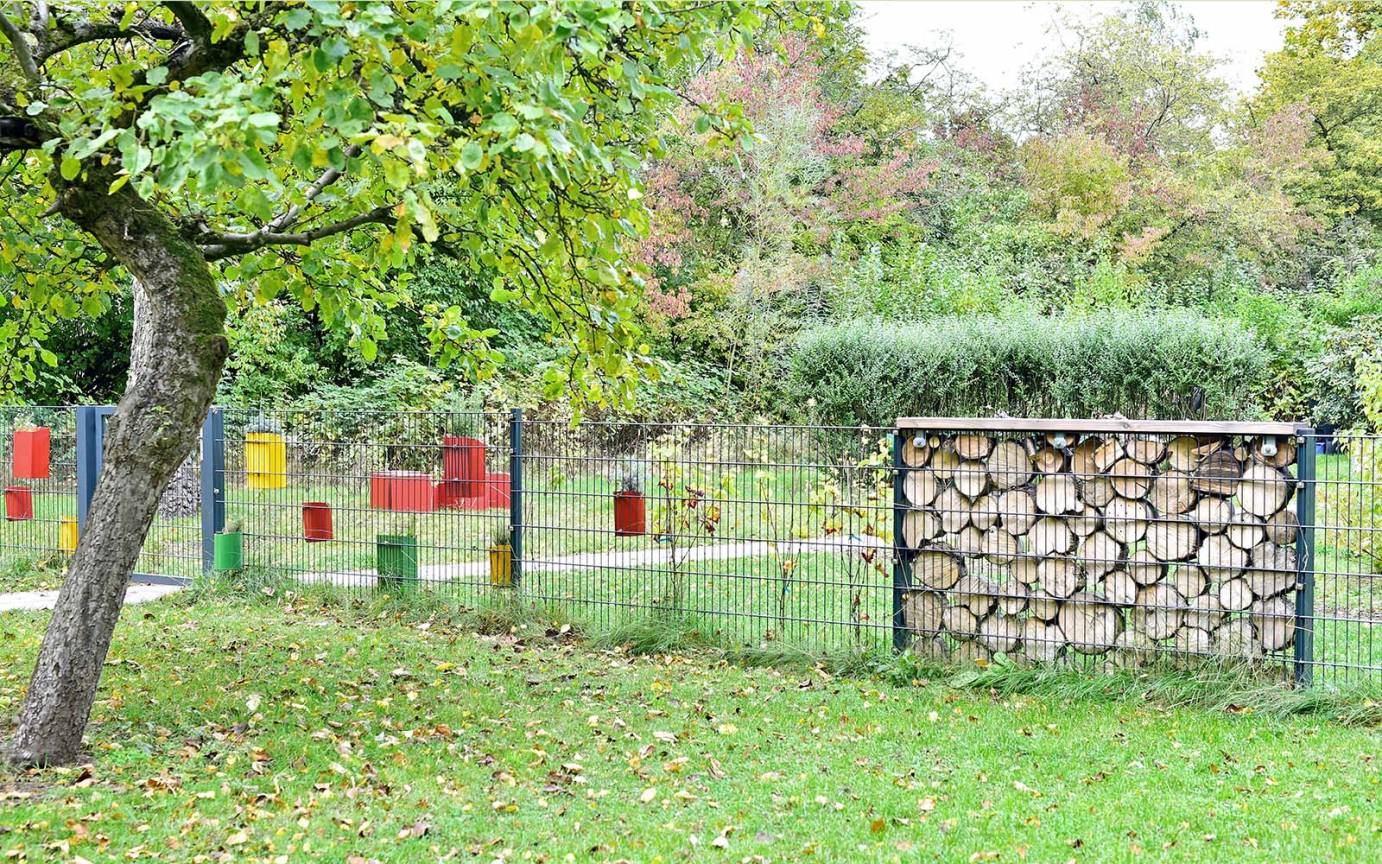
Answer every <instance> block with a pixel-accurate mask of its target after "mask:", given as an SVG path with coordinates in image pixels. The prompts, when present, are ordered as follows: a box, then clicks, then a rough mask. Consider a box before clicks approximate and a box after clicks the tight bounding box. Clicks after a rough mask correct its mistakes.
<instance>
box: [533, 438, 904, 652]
mask: <svg viewBox="0 0 1382 864" xmlns="http://www.w3.org/2000/svg"><path fill="white" fill-rule="evenodd" d="M888 440H889V430H884V429H842V428H821V427H807V426H775V427H767V426H750V425H732V424H680V423H665V424H659V423H653V424H626V423H617V424H616V423H600V422H587V423H584V424H582V425H581V426H580V427H579V428H575V429H573V428H571V427H570V426H569V425H567V424H565V423H562V422H555V421H526V422H524V424H523V453H522V463H523V474H524V493H523V499H522V500H523V514H522V516H523V535H524V551H523V564H522V574H523V578H522V593H523V596H525V597H527V598H530V599H533V600H538V601H541V602H545V603H549V604H557V605H560V606H563V607H566V608H568V609H571V610H573V611H576V612H577V613H578V614H581V615H582V616H583V617H585V618H587V619H589V620H592V621H594V622H595V623H596V624H598V625H602V626H611V625H617V624H620V623H623V622H628V621H636V620H640V619H647V618H649V617H650V616H663V617H672V618H674V619H677V620H679V621H683V622H685V621H688V620H689V621H690V622H691V624H692V625H693V626H696V627H699V628H701V629H702V630H703V631H705V632H707V633H708V634H714V635H715V636H716V637H718V638H721V639H724V640H728V641H733V642H739V643H749V644H760V643H782V644H789V645H801V646H809V647H814V648H828V647H836V646H842V645H846V644H848V645H868V646H880V645H885V644H888V642H889V641H890V639H891V636H890V633H891V615H892V612H891V602H892V601H891V597H892V589H891V575H890V568H891V560H890V558H891V531H892V493H891V470H890V467H889V465H888V462H887V455H886V454H887V449H886V448H887V441H888Z"/></svg>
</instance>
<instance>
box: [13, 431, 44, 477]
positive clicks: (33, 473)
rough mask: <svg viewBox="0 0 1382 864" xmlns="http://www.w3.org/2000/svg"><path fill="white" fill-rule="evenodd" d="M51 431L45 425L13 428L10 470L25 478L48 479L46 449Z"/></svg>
mask: <svg viewBox="0 0 1382 864" xmlns="http://www.w3.org/2000/svg"><path fill="white" fill-rule="evenodd" d="M51 439H52V433H51V432H50V431H49V430H48V427H47V426H37V427H35V428H33V429H16V430H14V449H13V461H12V464H11V472H12V473H13V474H14V476H15V477H23V478H24V479H26V480H46V479H48V451H49V447H50V444H51Z"/></svg>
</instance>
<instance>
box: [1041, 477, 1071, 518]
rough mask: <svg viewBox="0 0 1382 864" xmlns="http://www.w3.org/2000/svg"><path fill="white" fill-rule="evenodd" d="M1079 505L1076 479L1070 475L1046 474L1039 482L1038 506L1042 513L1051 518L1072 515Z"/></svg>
mask: <svg viewBox="0 0 1382 864" xmlns="http://www.w3.org/2000/svg"><path fill="white" fill-rule="evenodd" d="M1079 503H1080V496H1079V494H1078V490H1077V489H1076V487H1075V478H1074V477H1071V476H1070V475H1069V474H1046V475H1043V476H1042V478H1041V479H1040V480H1038V481H1037V485H1036V505H1037V509H1038V510H1040V511H1041V512H1043V513H1046V514H1049V515H1051V516H1059V515H1061V514H1062V513H1072V512H1074V511H1075V508H1076V507H1078V506H1079Z"/></svg>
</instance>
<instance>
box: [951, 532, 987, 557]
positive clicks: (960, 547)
mask: <svg viewBox="0 0 1382 864" xmlns="http://www.w3.org/2000/svg"><path fill="white" fill-rule="evenodd" d="M948 542H949V545H950V546H951V547H952V548H954V550H955V551H956V552H959V553H960V554H961V555H982V554H984V532H982V531H980V530H979V529H978V528H975V527H974V526H973V525H966V526H965V527H963V528H961V529H960V533H958V534H951V535H949V539H948Z"/></svg>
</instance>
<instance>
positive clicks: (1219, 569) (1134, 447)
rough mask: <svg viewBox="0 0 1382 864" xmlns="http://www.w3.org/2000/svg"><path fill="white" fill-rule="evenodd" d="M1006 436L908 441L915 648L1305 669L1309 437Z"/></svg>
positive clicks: (905, 468) (926, 436) (906, 534)
mask: <svg viewBox="0 0 1382 864" xmlns="http://www.w3.org/2000/svg"><path fill="white" fill-rule="evenodd" d="M994 422H995V424H996V425H998V426H1003V425H1010V426H1012V427H1014V428H1012V429H1008V430H1004V429H995V428H986V429H968V430H967V429H963V428H945V427H942V428H941V429H939V430H937V429H934V428H933V429H926V428H914V429H906V428H904V429H902V430H901V431H900V435H901V438H902V440H901V441H900V443H899V447H898V452H897V460H898V462H899V470H900V472H901V475H902V478H903V482H902V493H903V494H902V496H901V502H900V503H901V504H902V506H903V507H905V508H906V509H905V512H903V513H902V514H901V523H902V524H901V534H902V546H903V548H904V550H905V552H904V562H905V565H906V566H905V568H904V571H905V572H904V577H905V578H904V581H905V582H906V585H907V590H906V591H905V594H904V598H903V609H902V613H903V614H902V618H903V621H904V622H905V625H906V626H907V628H908V629H909V630H910V631H911V633H912V634H913V638H912V642H911V646H912V650H913V651H914V652H916V653H918V654H925V655H928V656H936V657H945V658H951V659H965V660H973V659H987V658H989V657H991V656H993V655H996V654H1000V653H1001V654H1005V655H1009V656H1018V657H1023V658H1025V659H1027V660H1029V661H1033V662H1082V663H1109V664H1112V665H1115V666H1126V665H1142V664H1144V663H1148V662H1151V661H1154V660H1157V659H1159V658H1161V657H1165V656H1174V657H1176V658H1178V659H1182V660H1183V659H1186V658H1204V659H1208V658H1212V659H1213V660H1214V661H1215V662H1222V661H1223V660H1225V659H1231V660H1233V661H1248V662H1251V663H1252V664H1253V665H1254V667H1255V668H1260V669H1263V670H1267V671H1271V670H1277V671H1280V670H1284V669H1288V668H1295V667H1294V663H1295V660H1296V650H1297V647H1296V646H1297V640H1298V638H1299V636H1300V634H1297V632H1296V624H1297V599H1298V595H1299V593H1300V592H1299V588H1298V583H1299V582H1300V572H1299V559H1298V545H1299V541H1300V539H1301V537H1300V533H1301V532H1300V531H1299V528H1298V519H1297V510H1296V505H1297V490H1298V488H1299V487H1300V486H1301V484H1300V482H1299V480H1298V478H1297V476H1296V472H1297V469H1296V463H1297V456H1298V449H1299V447H1298V441H1300V440H1303V439H1297V438H1296V437H1295V436H1294V434H1291V435H1263V434H1231V433H1228V432H1219V431H1206V430H1205V427H1204V426H1203V424H1193V423H1187V424H1184V426H1183V431H1181V432H1179V433H1177V432H1176V431H1174V427H1175V426H1176V424H1169V425H1170V426H1171V427H1172V429H1171V431H1159V432H1140V431H1129V432H1125V433H1121V432H1108V431H1082V430H1081V429H1080V426H1079V424H1080V422H1081V421H1069V424H1070V428H1069V429H1068V430H1067V431H1064V432H1052V431H1033V430H1032V429H1031V428H1030V426H1029V427H1028V428H1023V424H1024V423H1030V422H1031V421H1021V420H1013V421H994ZM1133 425H1134V426H1135V424H1133ZM1149 428H1150V427H1149ZM1163 428H1164V427H1163Z"/></svg>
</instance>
